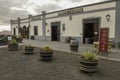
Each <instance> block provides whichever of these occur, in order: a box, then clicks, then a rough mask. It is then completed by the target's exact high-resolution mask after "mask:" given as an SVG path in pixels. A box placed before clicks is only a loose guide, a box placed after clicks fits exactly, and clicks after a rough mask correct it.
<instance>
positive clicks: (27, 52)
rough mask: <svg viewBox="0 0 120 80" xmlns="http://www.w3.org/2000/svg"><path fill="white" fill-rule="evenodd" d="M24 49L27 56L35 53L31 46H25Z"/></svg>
mask: <svg viewBox="0 0 120 80" xmlns="http://www.w3.org/2000/svg"><path fill="white" fill-rule="evenodd" d="M23 49H24V53H25V54H32V53H33V51H34V47H33V46H31V45H30V44H28V45H24V46H23Z"/></svg>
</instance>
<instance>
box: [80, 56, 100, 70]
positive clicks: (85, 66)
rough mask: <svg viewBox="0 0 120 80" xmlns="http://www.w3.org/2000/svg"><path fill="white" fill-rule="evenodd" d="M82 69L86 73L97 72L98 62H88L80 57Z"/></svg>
mask: <svg viewBox="0 0 120 80" xmlns="http://www.w3.org/2000/svg"><path fill="white" fill-rule="evenodd" d="M79 61H80V69H81V70H82V71H85V72H96V71H97V64H98V60H86V59H84V58H83V57H80V60H79Z"/></svg>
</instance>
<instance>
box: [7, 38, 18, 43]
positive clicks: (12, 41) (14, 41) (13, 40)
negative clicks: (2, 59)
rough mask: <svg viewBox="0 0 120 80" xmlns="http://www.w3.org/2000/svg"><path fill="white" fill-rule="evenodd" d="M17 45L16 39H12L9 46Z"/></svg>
mask: <svg viewBox="0 0 120 80" xmlns="http://www.w3.org/2000/svg"><path fill="white" fill-rule="evenodd" d="M16 43H17V42H16V40H15V39H12V40H10V41H9V44H16Z"/></svg>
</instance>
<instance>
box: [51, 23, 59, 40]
mask: <svg viewBox="0 0 120 80" xmlns="http://www.w3.org/2000/svg"><path fill="white" fill-rule="evenodd" d="M52 26H57V29H58V30H57V31H59V32H58V34H57V41H60V37H61V36H60V33H61V22H60V21H56V22H51V41H52Z"/></svg>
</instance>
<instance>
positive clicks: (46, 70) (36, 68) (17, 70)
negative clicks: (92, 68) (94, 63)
mask: <svg viewBox="0 0 120 80" xmlns="http://www.w3.org/2000/svg"><path fill="white" fill-rule="evenodd" d="M78 57H79V54H73V53H71V54H68V53H67V52H61V51H54V56H53V60H52V61H46V62H45V61H42V60H41V59H40V56H39V48H35V50H34V54H33V55H25V54H23V49H22V47H19V50H18V51H8V50H7V48H0V80H120V77H119V76H120V69H119V68H120V62H117V61H110V60H104V59H100V61H99V64H98V69H97V72H96V73H84V72H82V71H80V67H79V65H80V64H79V58H78Z"/></svg>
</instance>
